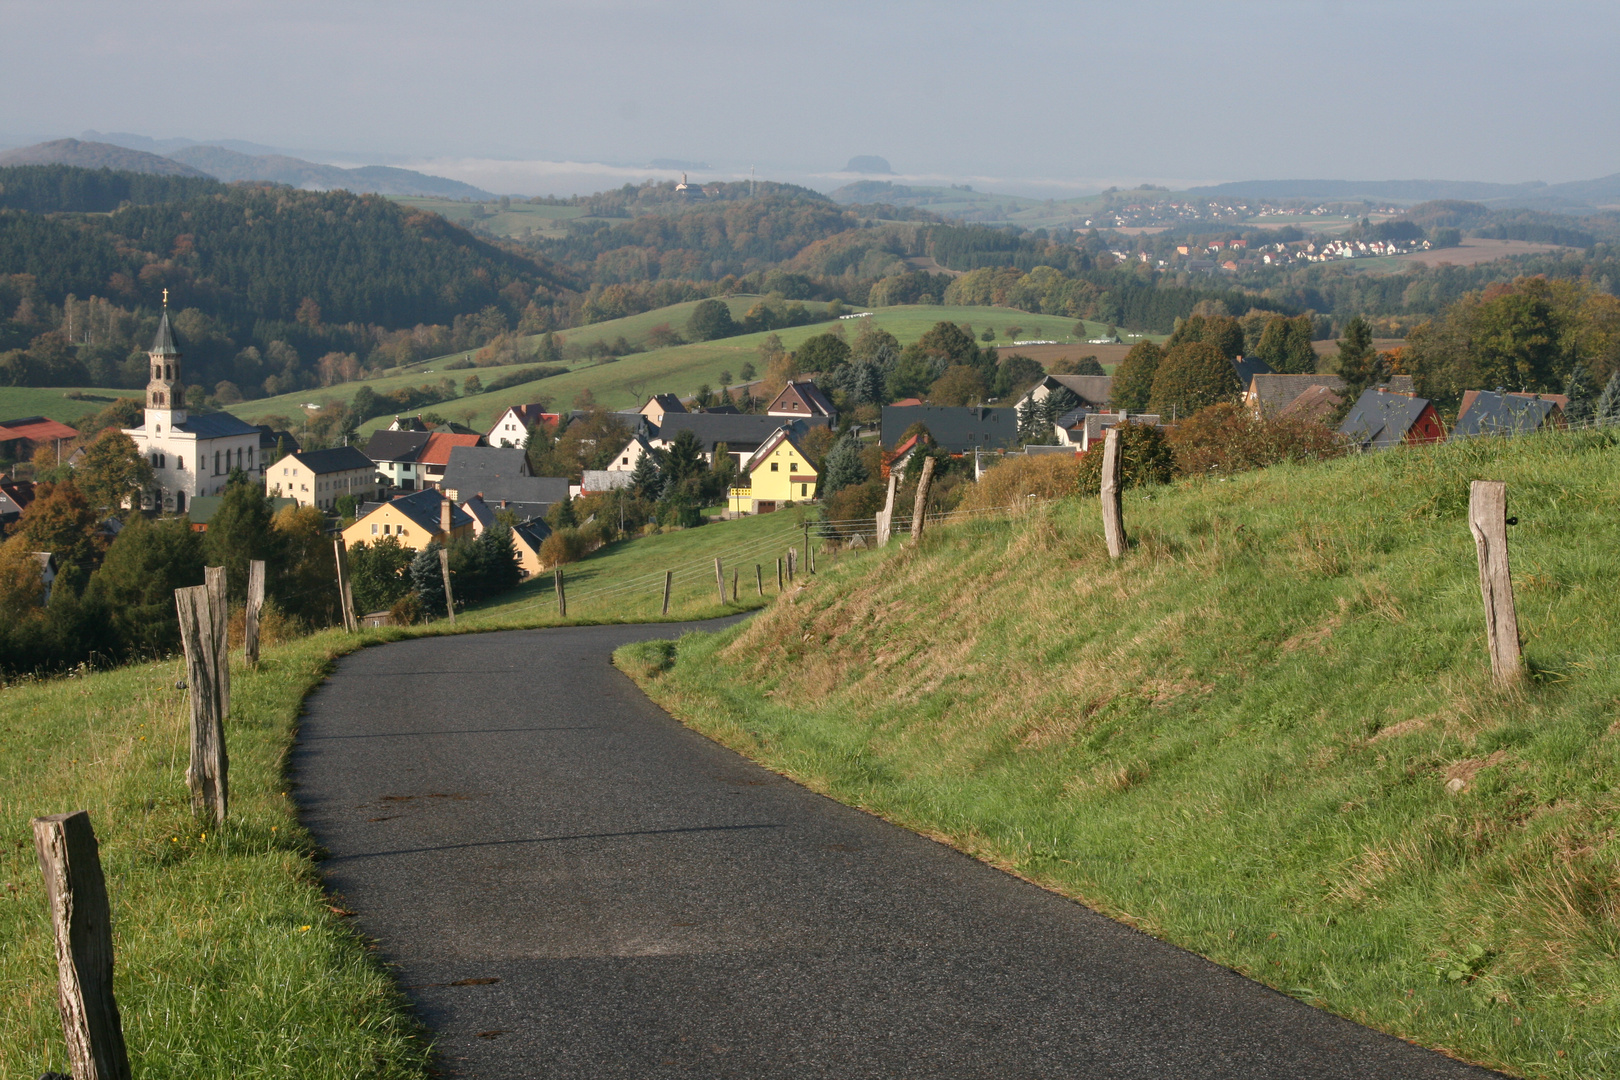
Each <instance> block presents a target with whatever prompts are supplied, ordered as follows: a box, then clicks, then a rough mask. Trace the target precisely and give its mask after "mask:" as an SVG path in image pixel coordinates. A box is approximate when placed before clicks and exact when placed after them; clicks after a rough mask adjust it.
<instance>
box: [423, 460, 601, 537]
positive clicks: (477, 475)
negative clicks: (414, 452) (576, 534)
mask: <svg viewBox="0 0 1620 1080" xmlns="http://www.w3.org/2000/svg"><path fill="white" fill-rule="evenodd" d="M568 487H569V485H568V478H567V477H566V476H531V475H530V474H529V459H528V455H527V454H526V453H525V452H524V451H522V450H519V449H517V448H516V447H501V446H458V447H456V448H455V449H453V450H452V451H451V452H450V463H449V464H448V465H447V466H446V467H445V472H444V479H443V480H442V481H441V482H440V484H439V488H440V490H442V491H443V492H444V493H445V494H446V495H447V496H449V497H450V498H451V499H454V500H455V501H456V502H464V501H465V500H466V499H468V498H469V497H471V496H478V497H479V498H482V499H483V500H484V501H485V502H486V503H488V504H489V505H490V506H494V507H498V508H500V509H505V510H511V511H512V512H513V513H514V514H516V515H517V517H518V520H519V521H527V520H529V519H530V518H539V517H544V516H545V515H546V512H547V511H548V510H550V509H551V507H552V506H553V505H554V504H556V503H559V502H561V501H563V500H564V499H566V498H568V497H569V491H568Z"/></svg>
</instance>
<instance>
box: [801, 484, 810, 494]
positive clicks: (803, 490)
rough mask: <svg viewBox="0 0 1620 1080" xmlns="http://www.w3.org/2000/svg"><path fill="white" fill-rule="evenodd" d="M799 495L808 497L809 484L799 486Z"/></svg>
mask: <svg viewBox="0 0 1620 1080" xmlns="http://www.w3.org/2000/svg"><path fill="white" fill-rule="evenodd" d="M799 494H800V495H808V494H810V485H809V484H800V485H799Z"/></svg>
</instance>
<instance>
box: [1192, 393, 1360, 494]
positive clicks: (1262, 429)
mask: <svg viewBox="0 0 1620 1080" xmlns="http://www.w3.org/2000/svg"><path fill="white" fill-rule="evenodd" d="M1170 448H1171V450H1172V451H1173V452H1174V453H1175V458H1176V470H1177V471H1178V472H1179V473H1181V474H1182V475H1183V476H1192V475H1199V476H1201V475H1204V474H1207V473H1236V472H1244V471H1246V470H1249V469H1263V468H1265V467H1266V466H1267V465H1275V464H1277V463H1278V462H1279V461H1308V460H1312V459H1317V458H1324V457H1335V456H1337V455H1339V454H1341V453H1343V452H1344V448H1343V442H1342V440H1341V439H1340V438H1339V437H1338V436H1337V435H1335V434H1334V433H1333V432H1332V431H1330V430H1329V429H1328V428H1327V427H1326V426H1324V425H1322V424H1320V423H1318V422H1316V421H1315V420H1307V419H1304V418H1301V417H1291V416H1276V417H1258V416H1256V415H1255V414H1254V413H1253V412H1252V411H1251V410H1249V409H1246V408H1243V407H1242V406H1239V405H1234V404H1232V403H1231V402H1222V403H1221V404H1219V405H1211V406H1210V407H1209V408H1207V409H1202V410H1200V411H1199V412H1197V413H1196V414H1194V415H1193V416H1191V417H1189V418H1188V419H1186V420H1185V421H1183V422H1182V423H1181V424H1180V425H1179V426H1178V427H1177V428H1176V429H1175V431H1173V432H1172V433H1171V435H1170Z"/></svg>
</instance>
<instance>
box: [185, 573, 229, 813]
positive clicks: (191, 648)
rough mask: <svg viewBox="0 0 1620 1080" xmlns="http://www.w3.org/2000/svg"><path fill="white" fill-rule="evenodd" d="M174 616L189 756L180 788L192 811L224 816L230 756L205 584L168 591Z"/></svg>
mask: <svg viewBox="0 0 1620 1080" xmlns="http://www.w3.org/2000/svg"><path fill="white" fill-rule="evenodd" d="M174 605H175V608H176V610H177V611H178V613H179V616H180V642H181V644H182V645H183V646H184V648H185V652H186V686H187V687H188V688H189V689H190V691H191V695H190V696H191V759H190V764H188V765H187V766H186V786H187V787H188V788H190V789H191V810H192V812H193V813H195V814H198V815H201V816H205V817H212V818H213V819H214V821H216V822H221V823H223V822H224V820H225V810H226V803H227V800H228V796H229V790H230V785H229V781H228V774H229V772H230V760H229V758H228V756H227V755H226V753H225V724H224V719H225V718H224V715H223V714H222V712H221V710H220V688H219V669H220V663H219V661H220V659H221V657H220V654H219V653H218V652H217V651H216V650H215V649H214V647H213V642H214V640H215V635H214V625H213V624H214V608H213V604H212V603H210V602H209V597H208V586H207V585H198V586H195V587H194V588H190V589H176V590H174Z"/></svg>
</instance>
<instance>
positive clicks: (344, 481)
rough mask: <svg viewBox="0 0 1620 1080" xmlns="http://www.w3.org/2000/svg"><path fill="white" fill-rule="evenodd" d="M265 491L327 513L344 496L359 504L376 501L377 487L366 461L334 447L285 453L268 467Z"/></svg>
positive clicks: (374, 473) (373, 467) (352, 451)
mask: <svg viewBox="0 0 1620 1080" xmlns="http://www.w3.org/2000/svg"><path fill="white" fill-rule="evenodd" d="M265 491H266V492H267V493H268V494H270V495H272V496H285V497H286V498H289V499H294V500H297V502H298V505H299V506H313V507H315V508H316V509H319V510H326V511H328V512H330V511H332V510H335V509H336V508H337V501H338V500H339V499H341V498H342V497H343V496H345V495H352V496H354V497H355V499H357V500H359V501H362V502H363V501H365V500H368V499H375V498H377V497H378V496H379V495H380V494H381V485H380V484H378V482H377V466H376V465H375V464H374V463H373V462H372V460H371V459H370V458H368V457H367V456H366V455H364V454H362V453H361V452H360V451H358V450H356V449H355V448H354V447H352V446H334V447H332V448H331V449H329V450H300V451H298V453H296V454H288V455H287V456H286V457H284V458H282V459H281V460H280V461H278V462H276V463H275V464H274V465H272V466H271V467H270V475H269V476H268V477H266V478H265Z"/></svg>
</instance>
